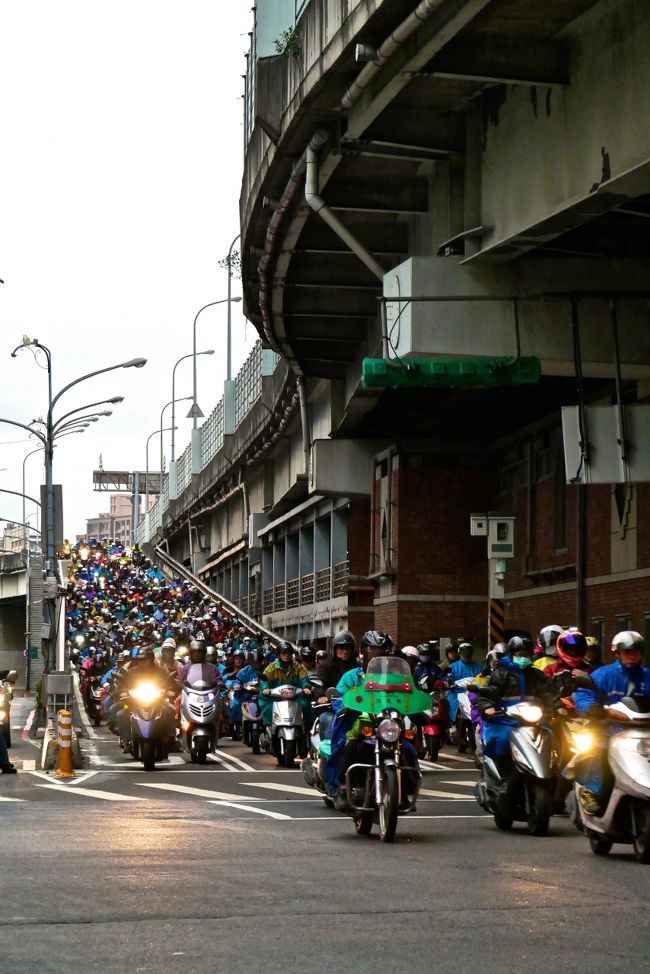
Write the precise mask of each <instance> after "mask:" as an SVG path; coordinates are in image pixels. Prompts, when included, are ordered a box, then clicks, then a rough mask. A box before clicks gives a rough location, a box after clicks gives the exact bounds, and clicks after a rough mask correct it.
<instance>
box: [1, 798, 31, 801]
mask: <svg viewBox="0 0 650 974" xmlns="http://www.w3.org/2000/svg"><path fill="white" fill-rule="evenodd" d="M24 801H25V799H24V798H0V802H24Z"/></svg>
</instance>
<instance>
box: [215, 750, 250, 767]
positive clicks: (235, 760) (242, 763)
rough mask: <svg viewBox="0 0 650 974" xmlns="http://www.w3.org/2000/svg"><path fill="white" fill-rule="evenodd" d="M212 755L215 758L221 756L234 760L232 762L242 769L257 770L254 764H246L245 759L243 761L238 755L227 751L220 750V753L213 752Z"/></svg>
mask: <svg viewBox="0 0 650 974" xmlns="http://www.w3.org/2000/svg"><path fill="white" fill-rule="evenodd" d="M212 757H213V758H219V757H221V758H224V759H225V760H226V761H232V763H233V764H234V765H236V766H238V767H240V768H241V769H242V771H254V770H255V768H254V767H253V765H252V764H246V762H245V761H241V760H240V759H239V758H238V757H235V755H234V754H228V752H227V751H219V752H218V753H216V754H213V755H212Z"/></svg>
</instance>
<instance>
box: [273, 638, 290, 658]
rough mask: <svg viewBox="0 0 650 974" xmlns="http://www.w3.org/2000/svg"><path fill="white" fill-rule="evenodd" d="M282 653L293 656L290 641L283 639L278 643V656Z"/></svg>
mask: <svg viewBox="0 0 650 974" xmlns="http://www.w3.org/2000/svg"><path fill="white" fill-rule="evenodd" d="M282 652H288V653H291V655H292V656H293V646H292V645H291V643H290V642H289V640H288V639H281V640H280V642H279V643H278V649H277V653H278V656H279V655H280V653H282Z"/></svg>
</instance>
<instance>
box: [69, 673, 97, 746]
mask: <svg viewBox="0 0 650 974" xmlns="http://www.w3.org/2000/svg"><path fill="white" fill-rule="evenodd" d="M72 686H73V690H74V698H75V701H76V703H77V712H78V714H79V717H80V718H81V723H82V724H83V725H84V731H85V732H86V734H87V735H88V737H89V738H90V739H91V740H93V739H94V740H97V739H98V738H99V734H96V733H95V730H94V728H93V727H91V726H90V722H89V720H88V717H87V716H86V708H85V707H84V702H83V699H82V697H81V690H80V688H79V676H78V674H77V673H75V674H74V678H73V682H72Z"/></svg>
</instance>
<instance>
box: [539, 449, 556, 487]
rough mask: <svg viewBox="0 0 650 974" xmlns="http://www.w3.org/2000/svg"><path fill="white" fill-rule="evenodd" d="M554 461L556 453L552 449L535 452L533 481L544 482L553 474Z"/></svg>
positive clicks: (554, 468)
mask: <svg viewBox="0 0 650 974" xmlns="http://www.w3.org/2000/svg"><path fill="white" fill-rule="evenodd" d="M555 459H556V451H555V449H554V448H553V447H547V448H546V449H544V450H538V451H537V453H536V454H535V480H545V479H546V478H547V477H551V476H552V475H553V474H554V473H555V470H556V467H557V464H556V462H555Z"/></svg>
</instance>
